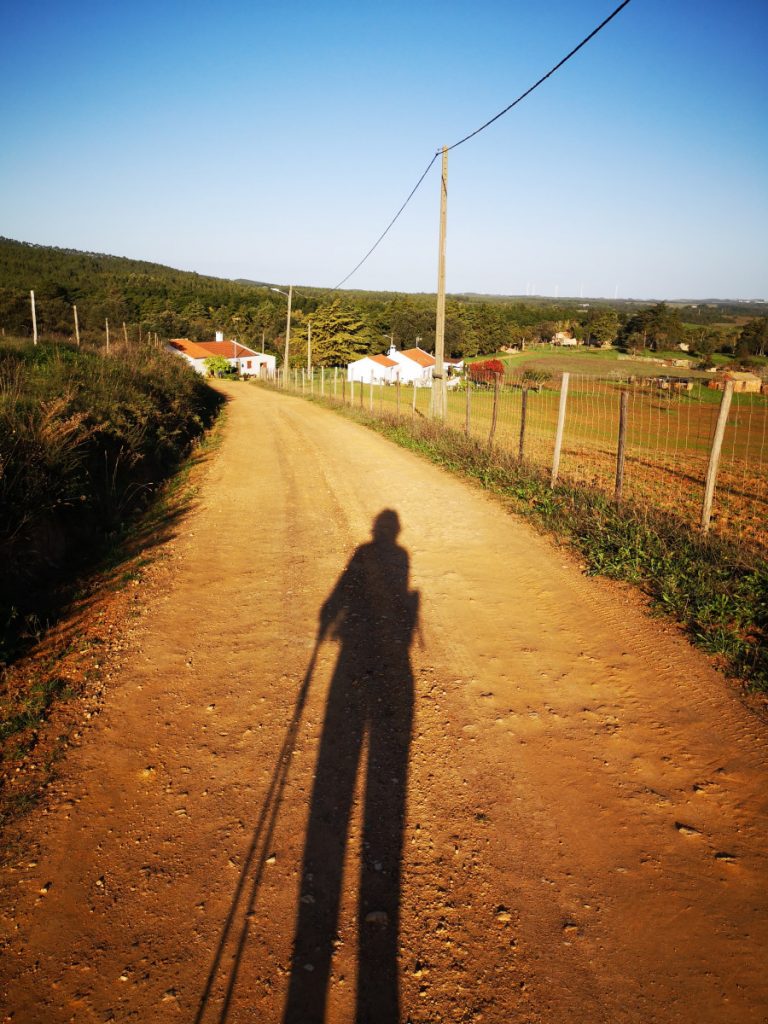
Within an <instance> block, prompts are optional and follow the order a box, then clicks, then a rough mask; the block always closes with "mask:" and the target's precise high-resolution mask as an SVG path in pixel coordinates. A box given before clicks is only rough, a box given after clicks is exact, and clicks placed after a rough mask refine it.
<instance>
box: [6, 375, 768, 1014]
mask: <svg viewBox="0 0 768 1024" xmlns="http://www.w3.org/2000/svg"><path fill="white" fill-rule="evenodd" d="M228 392H229V394H230V395H231V397H232V398H233V399H234V400H233V401H232V402H231V404H230V411H229V417H228V424H227V428H226V432H225V437H224V441H223V444H222V447H221V449H220V451H219V452H218V454H217V456H216V458H215V459H214V460H213V461H212V463H211V465H210V466H209V467H208V469H207V470H206V478H205V481H204V485H203V488H202V490H201V493H200V497H199V502H198V507H197V508H196V509H195V510H194V511H193V512H192V513H191V514H190V515H189V516H188V517H187V519H186V521H185V525H184V527H183V529H182V530H181V531H180V533H179V535H178V536H177V538H176V539H175V540H174V541H172V542H169V546H168V554H169V557H171V558H172V563H171V564H172V565H173V567H174V568H173V572H172V573H171V574H169V577H168V580H167V583H166V584H165V585H164V586H163V587H161V588H159V589H158V588H156V589H155V591H154V592H152V593H151V594H150V595H149V597H148V598H147V601H148V604H147V606H146V607H145V608H144V609H143V611H144V612H145V614H144V615H143V617H142V618H141V620H140V621H141V625H140V626H139V628H138V632H137V634H136V635H135V637H134V639H133V640H132V650H131V651H130V652H129V653H128V656H127V657H126V658H125V661H124V664H123V667H122V669H121V670H120V673H119V675H118V676H117V678H115V679H112V680H111V682H110V685H109V687H108V689H107V693H106V695H105V703H104V711H103V713H102V714H101V716H100V717H99V719H98V721H97V724H96V725H94V726H93V727H92V728H91V729H90V730H89V731H88V732H87V733H86V734H85V737H84V741H83V743H82V745H81V746H80V747H79V748H78V749H76V750H74V751H72V752H71V753H70V754H69V756H68V758H67V761H66V763H65V766H64V769H63V772H62V777H61V780H60V781H59V782H58V783H57V784H56V786H55V787H54V789H53V790H52V791H50V792H49V794H48V796H47V798H46V802H45V804H44V806H43V807H41V808H40V809H38V810H35V811H34V812H33V813H32V814H31V815H30V816H29V817H28V818H27V819H26V822H25V823H24V826H23V830H22V833H21V835H19V836H17V837H15V839H16V841H17V842H18V844H19V845H18V847H17V848H18V849H19V850H21V851H23V856H22V855H20V856H19V858H17V860H16V862H15V863H13V864H11V865H10V866H9V867H8V868H7V869H6V870H5V871H4V878H3V885H4V897H3V904H4V911H5V918H4V924H3V932H2V941H3V956H2V968H1V970H2V980H3V990H4V992H5V993H6V995H5V997H4V999H5V1006H6V1007H7V1010H6V1012H7V1013H8V1014H9V1018H8V1019H12V1020H13V1021H14V1022H17V1024H18V1022H37V1021H43V1020H45V1021H50V1022H59V1021H61V1022H64V1021H106V1020H117V1021H122V1020H125V1021H128V1020H136V1021H155V1020H164V1019H166V1018H167V1019H173V1020H176V1019H181V1020H186V1021H195V1022H197V1024H202V1022H219V1024H222V1022H224V1021H226V1022H230V1024H234V1022H239V1021H252V1020H263V1021H266V1022H272V1021H274V1022H284V1024H300V1022H301V1024H303V1022H309V1021H323V1020H325V1021H328V1022H338V1024H341V1022H351V1021H359V1022H363V1021H371V1022H373V1021H376V1022H382V1024H383V1022H386V1024H394V1022H396V1021H403V1022H405V1021H411V1022H413V1024H435V1022H438V1021H481V1020H482V1021H485V1022H494V1024H495V1022H499V1024H502V1022H507V1021H512V1020H515V1021H526V1022H529V1024H532V1022H542V1024H544V1022H546V1024H557V1022H563V1024H565V1022H569V1024H570V1022H573V1021H586V1020H590V1021H604V1022H606V1024H614V1022H622V1021H626V1022H638V1024H639V1022H643V1024H646V1022H653V1021H658V1022H672V1021H688V1020H696V1021H698V1022H711V1024H715V1022H717V1024H726V1022H727V1024H745V1022H754V1024H758V1022H764V1021H765V1020H766V1019H767V1018H768V983H767V982H766V978H765V972H764V969H763V963H764V960H765V955H766V945H767V943H766V939H768V918H767V917H766V913H765V912H766V904H768V896H767V895H766V890H765V886H764V879H765V877H766V845H767V843H766V838H765V836H766V817H768V813H767V812H768V807H767V806H766V798H765V795H764V793H765V787H764V774H765V757H764V752H763V751H764V746H763V745H764V739H765V734H764V728H763V727H762V726H761V724H760V723H759V722H757V721H756V720H755V719H754V718H752V717H750V716H749V715H748V713H746V712H745V711H744V709H743V708H742V707H741V706H740V705H739V703H738V702H737V701H736V700H735V699H734V698H733V696H732V695H731V694H729V692H728V691H727V689H726V686H725V684H724V682H723V680H722V678H721V677H719V676H718V675H717V674H716V673H715V672H714V671H713V670H712V669H710V667H709V666H708V665H707V663H706V661H705V660H704V659H703V658H702V657H701V656H700V655H698V654H697V653H695V652H694V651H692V650H691V649H690V648H689V647H688V646H687V644H686V643H685V641H684V640H683V639H682V638H681V637H679V636H678V635H677V634H676V633H675V631H674V630H671V629H669V628H666V627H663V626H661V625H660V624H659V623H657V622H654V621H652V620H650V619H648V618H646V617H645V616H644V614H643V612H642V611H641V609H640V608H639V606H638V603H637V602H636V600H635V599H634V598H633V597H632V596H631V595H629V594H627V593H626V592H625V591H624V590H622V589H620V588H617V587H613V586H609V585H606V584H602V583H599V582H595V581H592V580H587V579H585V578H584V577H583V576H582V575H581V574H580V572H579V569H578V566H577V565H575V564H574V562H573V560H572V559H571V558H570V557H569V556H567V555H564V554H563V553H562V552H560V551H559V550H558V549H557V548H556V547H554V546H553V545H552V544H551V543H550V542H548V541H547V540H545V539H543V538H541V537H539V536H537V535H536V534H534V533H533V532H532V531H531V530H530V529H529V528H528V527H527V526H525V525H522V524H520V523H518V522H516V521H514V520H513V519H511V518H510V517H509V516H507V515H506V514H505V513H504V511H503V510H502V509H500V508H499V507H498V506H497V505H495V504H493V503H492V502H491V501H490V500H489V499H488V498H486V497H485V496H484V495H482V494H480V493H477V492H475V491H473V490H472V489H470V488H469V487H467V486H466V485H464V484H462V483H460V482H457V481H456V480H453V479H451V478H448V477H446V476H445V475H443V474H441V473H440V472H439V471H438V470H436V469H435V468H433V467H431V466H429V465H427V464H425V463H423V462H422V461H420V460H418V459H417V458H416V457H415V456H412V455H411V454H409V453H406V452H403V451H401V450H399V449H397V448H395V447H393V446H392V445H390V444H389V443H388V442H387V441H385V440H383V439H381V438H380V437H378V436H375V435H373V434H371V433H369V432H367V431H366V430H365V429H363V428H361V427H358V426H356V425H354V424H351V423H349V422H348V421H346V420H344V419H342V418H340V417H336V416H334V415H332V414H330V413H328V412H325V411H323V410H321V409H318V408H316V407H312V406H310V405H307V404H306V403H303V402H301V401H300V400H298V399H292V398H287V397H284V396H281V395H275V394H271V393H267V392H263V391H260V390H258V389H256V388H252V387H249V386H245V385H241V386H236V385H232V386H231V387H229V388H228Z"/></svg>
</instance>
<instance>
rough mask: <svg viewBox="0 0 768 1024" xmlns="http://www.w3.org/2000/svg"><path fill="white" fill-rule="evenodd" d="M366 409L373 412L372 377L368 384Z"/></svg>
mask: <svg viewBox="0 0 768 1024" xmlns="http://www.w3.org/2000/svg"><path fill="white" fill-rule="evenodd" d="M368 411H369V412H371V413H372V412H373V377H371V381H370V384H369V385H368Z"/></svg>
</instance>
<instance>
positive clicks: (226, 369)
mask: <svg viewBox="0 0 768 1024" xmlns="http://www.w3.org/2000/svg"><path fill="white" fill-rule="evenodd" d="M204 362H205V368H206V370H207V371H208V376H209V377H230V376H232V375H233V374H234V373H235V368H234V367H233V366H231V365H230V363H229V360H227V359H225V358H224V356H208V358H207V359H206V360H204Z"/></svg>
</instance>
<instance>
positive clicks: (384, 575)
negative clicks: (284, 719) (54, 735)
mask: <svg viewBox="0 0 768 1024" xmlns="http://www.w3.org/2000/svg"><path fill="white" fill-rule="evenodd" d="M399 532H400V522H399V519H398V516H397V513H396V512H394V511H392V510H391V509H385V510H384V511H382V512H381V513H379V515H378V516H377V517H376V518H375V520H374V522H373V536H372V538H371V540H370V541H369V542H368V543H366V544H362V545H361V546H360V547H359V548H357V550H356V551H355V553H354V554H353V556H352V558H351V559H350V561H349V563H348V565H347V566H346V568H345V570H344V571H343V572H342V574H341V576H340V577H339V579H338V581H337V583H336V585H335V587H334V589H333V590H332V592H331V594H330V595H329V597H328V599H327V600H326V601H325V603H324V604H323V607H322V610H321V613H320V622H319V626H318V633H317V639H316V642H315V647H314V650H313V653H312V657H311V659H310V662H309V665H308V667H307V671H306V673H305V676H304V679H303V681H302V684H301V687H300V689H299V692H298V694H297V699H296V703H295V705H294V710H293V714H292V717H291V720H290V722H289V723H288V727H287V730H286V734H285V737H284V740H283V744H282V746H281V749H280V752H279V754H278V757H277V761H276V763H275V767H274V770H273V773H272V778H271V780H270V784H269V786H268V790H267V794H266V797H265V800H264V804H263V806H262V809H261V811H260V813H259V817H258V820H257V822H256V826H255V828H254V832H253V835H252V838H251V843H250V845H249V848H248V850H247V852H246V856H245V859H244V863H243V867H242V870H241V873H240V877H239V879H238V883H237V886H236V889H235V892H234V894H233V898H232V903H231V906H230V910H229V913H228V915H227V918H226V920H225V922H224V927H223V929H222V933H221V936H220V939H219V943H218V946H217V949H216V951H215V953H214V957H213V961H212V964H211V967H210V970H209V973H208V977H207V979H206V983H205V986H204V989H203V993H202V996H201V998H200V1002H199V1004H198V1008H197V1013H196V1015H195V1018H194V1019H195V1024H202V1021H203V1020H204V1019H205V1018H206V1017H208V1016H209V1010H210V1011H213V1012H214V1014H215V1016H216V1019H217V1020H218V1022H219V1024H225V1022H226V1020H227V1018H228V1016H229V1010H230V1006H231V1003H232V999H233V997H234V993H235V988H236V986H237V981H238V975H239V970H240V966H241V963H242V959H243V953H244V950H245V947H246V945H247V942H248V935H249V919H250V918H251V916H252V914H253V912H254V910H255V906H256V901H257V897H258V893H259V889H260V886H261V880H262V876H263V869H264V864H265V860H266V857H267V856H268V852H269V850H270V849H271V843H272V837H273V834H274V830H275V827H276V824H277V819H278V815H279V810H280V804H281V802H282V795H283V791H284V788H285V784H286V781H287V777H288V772H289V770H290V764H291V759H292V755H293V751H294V748H295V744H296V739H297V736H298V730H299V727H300V722H301V717H302V713H303V710H304V707H305V704H306V701H307V697H308V693H309V687H310V684H311V681H312V675H313V672H314V666H315V661H316V658H317V652H318V649H319V646H320V643H321V642H322V641H323V640H324V639H325V638H332V639H337V640H339V641H340V645H341V646H340V651H339V657H338V661H337V663H336V666H335V670H334V673H333V678H332V680H331V686H330V692H329V697H328V703H327V706H326V712H325V720H324V724H323V732H322V736H321V740H320V751H319V754H318V760H317V766H316V770H315V776H314V784H313V790H312V798H311V805H310V812H309V823H308V828H307V835H306V840H305V845H304V855H303V865H302V875H301V890H300V900H299V911H298V914H297V919H296V927H295V936H294V944H293V956H292V967H291V976H290V984H289V991H288V996H287V1000H286V1006H285V1012H284V1016H283V1021H284V1024H322V1022H323V1021H324V1020H325V1005H326V1000H327V994H328V985H329V981H330V970H331V959H332V955H333V952H334V949H335V947H336V945H337V940H338V924H339V921H338V918H339V905H340V899H341V884H342V872H343V865H344V858H345V853H346V849H347V845H348V841H349V836H350V826H351V816H352V800H353V794H354V789H355V783H356V780H357V777H358V773H359V771H360V767H361V762H362V760H363V755H364V754H365V785H364V806H363V809H362V822H363V834H362V842H361V850H362V857H361V863H360V866H359V881H358V914H357V931H358V955H357V1010H356V1015H355V1022H356V1024H396V1022H397V1021H398V1020H399V998H398V988H399V985H398V970H397V949H398V941H399V918H400V890H401V875H402V848H403V828H404V819H405V800H406V791H407V780H408V752H409V747H410V741H411V724H412V720H413V675H412V671H411V665H410V654H409V651H410V646H411V642H412V639H413V635H414V631H415V629H416V627H417V625H418V614H419V594H418V591H412V590H410V585H409V577H410V571H409V557H408V553H407V551H406V550H405V549H404V548H403V547H401V546H400V545H399V544H398V543H397V537H398V534H399ZM228 951H229V952H228ZM217 982H218V984H217ZM222 984H223V986H224V991H223V1001H222V1003H221V1005H220V1007H219V1010H218V1012H216V1011H214V1010H213V1004H214V1002H215V1001H217V1000H216V999H215V997H214V988H217V987H218V986H219V985H222Z"/></svg>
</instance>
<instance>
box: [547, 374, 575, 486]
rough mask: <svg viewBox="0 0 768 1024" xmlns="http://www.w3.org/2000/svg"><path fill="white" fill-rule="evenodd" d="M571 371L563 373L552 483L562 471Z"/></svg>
mask: <svg viewBox="0 0 768 1024" xmlns="http://www.w3.org/2000/svg"><path fill="white" fill-rule="evenodd" d="M570 379H571V375H570V373H567V372H566V373H563V380H562V383H561V385H560V407H559V409H558V411H557V431H556V433H555V451H554V454H553V456H552V483H551V486H552V487H554V486H555V484H556V483H557V475H558V473H559V472H560V451H561V449H562V447H563V428H564V427H565V407H566V404H567V402H568V381H569V380H570Z"/></svg>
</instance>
